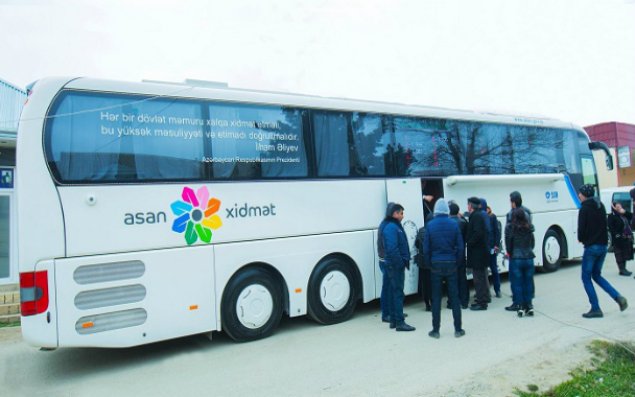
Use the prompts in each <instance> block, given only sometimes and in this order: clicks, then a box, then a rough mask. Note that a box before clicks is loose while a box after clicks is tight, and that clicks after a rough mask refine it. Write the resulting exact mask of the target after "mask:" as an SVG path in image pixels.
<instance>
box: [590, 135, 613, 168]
mask: <svg viewBox="0 0 635 397" xmlns="http://www.w3.org/2000/svg"><path fill="white" fill-rule="evenodd" d="M589 149H591V150H602V151H604V153H605V154H606V169H607V170H609V171H610V170H612V169H613V155H611V151H610V150H609V147H608V146H607V145H606V143H604V142H600V141H596V142H589Z"/></svg>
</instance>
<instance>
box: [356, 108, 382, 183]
mask: <svg viewBox="0 0 635 397" xmlns="http://www.w3.org/2000/svg"><path fill="white" fill-rule="evenodd" d="M351 127H352V135H353V139H352V142H351V171H352V172H351V173H352V175H359V176H364V175H367V176H384V175H390V170H389V169H390V168H391V167H390V164H391V163H392V153H391V152H390V150H389V147H390V137H391V134H390V133H389V132H388V131H385V130H384V128H383V122H382V117H381V116H380V115H375V114H365V113H353V114H352V117H351Z"/></svg>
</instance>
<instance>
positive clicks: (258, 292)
mask: <svg viewBox="0 0 635 397" xmlns="http://www.w3.org/2000/svg"><path fill="white" fill-rule="evenodd" d="M280 290H281V289H280V287H279V285H278V283H277V282H276V280H275V278H274V277H273V276H272V275H271V274H269V273H268V272H266V271H264V270H262V269H256V268H252V269H247V270H245V271H242V272H240V273H239V274H237V275H235V276H234V277H233V278H232V279H231V281H230V282H229V283H228V284H227V286H226V287H225V292H224V293H223V300H222V303H221V316H222V317H221V318H222V322H223V330H224V331H225V332H226V333H227V335H229V336H230V337H231V338H232V339H233V340H235V341H237V342H247V341H251V340H256V339H260V338H265V337H267V336H269V335H271V334H272V333H273V330H274V329H276V327H277V326H278V323H280V318H281V317H282V296H281V293H280Z"/></svg>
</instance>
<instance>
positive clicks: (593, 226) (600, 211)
mask: <svg viewBox="0 0 635 397" xmlns="http://www.w3.org/2000/svg"><path fill="white" fill-rule="evenodd" d="M578 241H580V242H581V243H582V244H583V245H584V247H585V248H586V247H588V246H590V245H607V244H608V233H607V225H606V210H605V209H604V204H602V202H601V201H600V198H599V197H589V198H587V199H586V200H584V201H583V202H582V206H581V207H580V212H578Z"/></svg>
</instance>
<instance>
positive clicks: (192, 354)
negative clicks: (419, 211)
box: [0, 255, 635, 397]
mask: <svg viewBox="0 0 635 397" xmlns="http://www.w3.org/2000/svg"><path fill="white" fill-rule="evenodd" d="M631 267H632V268H635V266H633V265H631ZM579 272H580V268H579V264H576V263H574V264H570V265H567V266H565V267H563V268H562V269H560V270H559V271H558V272H556V273H552V274H539V275H537V277H536V280H535V283H536V300H535V302H534V303H535V307H536V310H537V312H536V316H535V317H534V318H517V317H516V315H515V313H510V312H507V311H505V310H504V307H505V306H506V305H508V304H509V303H510V300H509V298H507V297H503V298H502V299H496V298H494V302H493V303H492V304H491V305H490V309H489V310H487V311H485V312H471V311H469V310H467V311H463V323H464V328H465V330H466V332H467V335H466V336H465V337H463V338H460V339H456V338H454V336H453V327H452V315H451V311H450V310H445V309H444V310H443V312H442V326H441V338H440V339H438V340H436V339H431V338H430V337H428V335H427V333H428V331H429V330H430V328H431V315H430V313H428V312H425V311H424V310H423V305H422V304H421V303H419V302H417V301H416V300H414V299H409V300H408V302H407V304H406V311H407V312H408V313H409V317H408V322H409V323H410V324H412V325H414V326H416V327H417V330H416V331H415V332H410V333H398V332H394V331H393V330H389V329H388V325H387V324H384V323H381V321H380V318H379V315H378V312H379V309H378V307H379V305H378V303H377V302H373V303H370V304H365V305H362V306H361V307H358V309H357V311H356V313H355V315H354V317H353V319H352V320H350V321H348V322H346V323H343V324H338V325H333V326H321V325H318V324H316V323H313V322H311V321H310V320H308V319H306V318H295V319H284V320H283V321H282V323H281V325H280V327H279V329H278V330H277V331H276V332H275V333H274V335H273V336H272V337H270V338H267V339H264V340H261V341H256V342H251V343H244V344H236V343H234V342H232V341H231V340H230V339H229V338H228V337H226V336H225V335H224V334H222V333H218V334H216V333H215V334H214V338H213V340H212V341H209V340H208V339H207V338H206V337H204V336H193V337H188V338H181V339H177V340H172V341H166V342H162V343H156V344H152V345H147V346H141V347H136V348H130V349H122V350H113V349H58V350H56V351H50V352H45V351H39V350H37V349H36V348H32V347H30V346H28V345H26V344H25V343H24V342H22V341H21V339H20V336H19V332H18V329H17V328H13V329H0V376H1V378H0V396H31V397H32V396H47V397H58V396H90V397H99V396H108V397H113V396H200V395H203V396H314V395H324V396H327V395H329V396H330V395H337V396H385V395H391V396H436V395H446V396H447V395H456V396H459V395H467V394H469V395H472V396H474V395H488V396H495V395H501V396H504V395H510V394H511V393H510V392H509V391H510V390H512V388H513V387H514V386H519V387H522V386H524V385H525V384H527V382H530V381H534V380H535V382H536V383H538V382H540V380H543V381H544V380H546V381H549V380H550V379H548V378H549V374H552V375H553V376H551V378H553V377H554V376H556V377H558V376H559V377H562V376H566V373H567V370H568V369H570V368H569V366H571V365H573V364H574V363H575V361H576V360H580V359H581V358H584V355H581V356H580V355H579V352H580V351H582V352H584V348H583V347H582V348H580V346H584V345H585V344H586V343H587V342H588V341H591V340H593V339H597V338H600V337H603V338H615V339H620V340H635V280H634V279H633V278H632V277H620V276H618V275H617V267H616V266H615V262H614V260H613V257H612V255H610V256H609V257H608V258H607V263H606V264H605V270H604V275H605V277H606V278H607V279H608V280H609V281H610V282H611V283H613V285H614V286H615V287H616V288H617V289H618V290H619V291H621V293H622V294H623V295H624V296H626V297H627V298H628V299H629V301H630V303H631V305H632V307H629V309H627V310H626V311H625V312H620V311H619V308H618V306H617V304H616V303H615V302H613V301H612V299H611V298H610V297H609V296H608V295H606V294H605V293H604V292H602V291H600V290H598V295H599V297H600V303H601V306H602V309H603V310H604V313H605V317H604V318H602V319H591V320H589V319H583V318H582V317H581V314H582V313H583V312H585V311H587V310H588V309H589V304H588V301H587V298H586V295H585V293H584V290H583V288H582V283H581V281H580V275H579ZM472 292H473V291H472ZM503 292H504V293H506V294H509V283H508V282H505V283H504V284H503ZM575 346H577V348H575ZM574 351H577V352H578V353H577V354H578V355H577V356H576V355H575V354H573V352H574ZM567 358H568V359H569V361H567ZM571 361H573V362H571ZM563 366H566V367H567V368H563ZM518 374H519V375H518ZM534 378H539V379H537V380H536V379H534ZM551 380H553V379H551ZM519 383H520V384H519Z"/></svg>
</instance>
